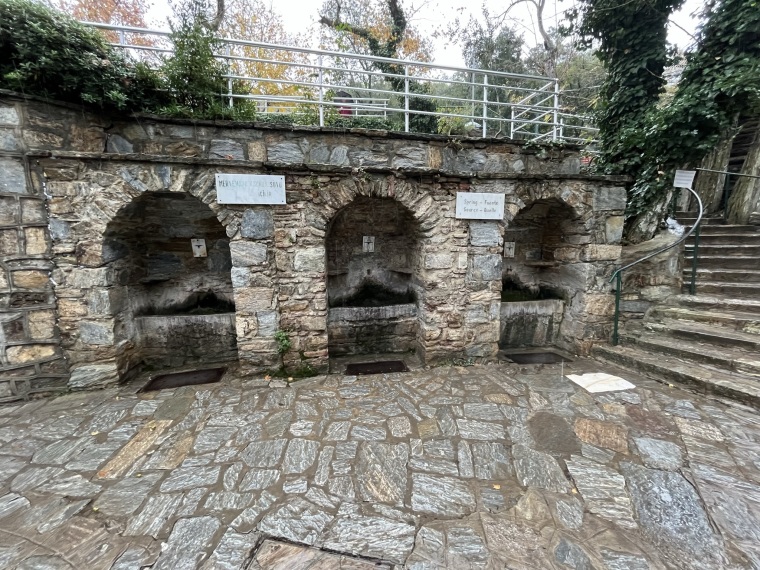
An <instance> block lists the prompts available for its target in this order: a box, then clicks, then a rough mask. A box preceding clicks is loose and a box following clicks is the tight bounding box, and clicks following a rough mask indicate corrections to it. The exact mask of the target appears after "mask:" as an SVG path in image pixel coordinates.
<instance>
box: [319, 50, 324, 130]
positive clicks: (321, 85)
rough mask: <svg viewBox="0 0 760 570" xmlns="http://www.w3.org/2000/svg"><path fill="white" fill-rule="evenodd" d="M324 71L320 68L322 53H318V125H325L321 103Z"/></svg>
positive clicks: (322, 99) (322, 100) (322, 101)
mask: <svg viewBox="0 0 760 570" xmlns="http://www.w3.org/2000/svg"><path fill="white" fill-rule="evenodd" d="M323 79H324V71H323V69H322V54H320V55H319V126H320V127H324V126H325V107H324V105H323V103H324V101H325V88H324V87H323V85H324V81H323Z"/></svg>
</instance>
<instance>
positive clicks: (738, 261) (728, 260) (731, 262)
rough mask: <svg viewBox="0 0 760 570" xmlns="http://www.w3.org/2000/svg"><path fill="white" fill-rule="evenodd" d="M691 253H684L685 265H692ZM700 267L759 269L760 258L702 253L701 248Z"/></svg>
mask: <svg viewBox="0 0 760 570" xmlns="http://www.w3.org/2000/svg"><path fill="white" fill-rule="evenodd" d="M691 259H692V255H691V254H685V255H684V267H691ZM697 260H698V261H699V264H698V267H699V268H702V269H757V268H758V267H760V258H758V257H752V256H733V257H727V256H724V255H702V250H701V248H700V251H699V257H698V258H697Z"/></svg>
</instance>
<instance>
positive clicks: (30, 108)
mask: <svg viewBox="0 0 760 570" xmlns="http://www.w3.org/2000/svg"><path fill="white" fill-rule="evenodd" d="M0 117H2V120H3V121H5V122H6V124H9V123H10V124H9V128H6V129H5V131H7V132H9V133H11V135H12V136H13V137H15V138H13V139H11V138H9V137H8V136H5V135H4V136H3V137H0V140H2V141H4V142H3V144H4V145H5V146H12V145H13V144H17V147H18V148H15V147H14V149H6V150H4V151H3V152H4V154H3V155H2V156H1V157H0V158H2V160H3V161H5V162H3V163H2V168H3V174H4V176H3V178H2V184H4V186H3V193H2V195H1V197H2V199H3V200H9V201H10V202H9V203H10V204H11V205H12V207H11V209H10V210H8V209H5V208H4V209H3V210H2V215H3V216H5V221H4V222H3V223H6V222H7V223H6V225H4V226H2V229H3V230H6V229H10V230H12V233H11V234H9V235H11V238H7V237H4V240H6V239H7V240H8V242H7V243H12V244H14V245H5V244H6V241H3V244H4V246H3V247H5V248H7V251H10V252H12V253H9V254H7V255H6V254H3V255H4V257H2V259H0V262H1V263H2V269H3V274H2V276H0V279H5V281H0V291H2V295H3V297H2V299H3V305H2V308H0V310H1V311H2V313H0V315H2V317H0V318H3V319H5V320H8V321H9V322H10V321H11V320H15V319H17V318H18V317H17V316H13V315H17V314H20V315H22V317H23V319H24V325H23V330H24V332H23V335H22V336H21V337H18V336H17V337H14V338H20V340H18V341H12V343H15V344H9V341H8V340H7V339H8V335H7V334H6V333H5V332H4V333H3V334H4V335H5V337H4V338H3V340H2V342H3V350H4V352H3V356H2V358H3V360H2V366H4V367H5V369H9V368H10V366H16V364H11V362H10V360H9V359H8V349H9V348H11V347H20V348H14V350H12V351H11V353H10V354H11V355H14V354H17V353H18V352H20V351H26V352H28V353H29V359H30V360H24V361H23V362H21V364H26V363H27V362H34V363H35V364H34V365H33V367H32V368H33V372H34V374H35V375H36V376H35V377H38V378H42V374H44V373H45V371H44V370H43V365H46V364H45V362H46V361H48V362H49V361H54V362H56V361H57V362H60V361H61V358H60V356H61V355H65V356H66V357H67V358H68V362H69V366H70V369H71V371H72V380H71V383H70V384H69V386H71V387H85V386H101V385H104V384H107V383H109V382H115V381H117V380H118V379H119V378H124V377H125V374H126V373H127V371H129V370H130V369H133V368H134V367H135V366H136V363H137V360H139V358H141V356H140V354H139V350H136V347H137V346H138V344H139V342H138V338H137V336H136V335H135V334H134V332H133V331H132V332H130V331H129V330H128V328H127V325H128V323H127V322H126V321H120V320H119V314H120V311H121V308H122V303H123V295H122V294H121V291H123V287H124V286H128V283H129V279H128V278H125V276H124V272H123V271H122V269H123V268H120V266H119V259H115V258H114V255H113V249H112V248H111V247H110V246H111V244H112V241H109V238H110V237H112V233H113V231H114V228H116V227H117V225H118V223H119V222H118V220H119V219H120V213H123V212H125V211H126V210H125V209H127V210H128V209H129V207H130V205H131V204H134V203H136V201H139V200H141V199H142V198H141V197H144V196H146V195H149V194H155V195H159V194H167V193H170V194H175V195H184V196H192V197H194V199H196V200H197V201H199V202H200V203H202V204H204V205H205V206H204V207H205V208H207V209H208V210H209V211H211V212H213V216H214V217H215V218H216V220H217V221H218V224H219V227H220V228H223V232H224V237H223V239H220V240H217V241H221V242H224V241H225V240H229V250H230V257H231V269H230V271H229V276H230V284H231V289H232V297H233V300H234V304H235V334H236V342H237V350H238V356H239V359H240V361H241V362H242V363H243V364H244V366H246V367H248V368H249V369H251V370H261V369H267V368H273V367H276V366H278V365H279V358H278V355H277V352H276V343H275V340H274V335H275V333H276V332H277V331H278V330H283V331H286V332H287V333H288V335H289V337H290V338H291V342H292V344H293V348H292V350H291V351H290V352H289V353H288V354H286V355H285V360H286V363H287V364H295V365H298V364H308V365H309V366H311V367H312V368H314V369H316V370H325V369H326V367H327V360H328V298H327V278H328V275H327V273H328V267H327V259H328V256H327V249H326V237H327V233H328V230H329V228H330V224H331V223H332V222H333V220H334V219H335V217H336V215H337V214H338V212H340V211H341V210H343V209H344V208H346V207H347V206H349V205H350V204H352V203H354V202H355V201H357V200H359V201H361V200H365V199H372V200H376V199H381V200H387V201H391V200H392V201H393V202H394V203H397V204H400V205H401V206H403V210H404V211H406V212H408V213H409V215H410V216H411V220H413V224H414V226H415V227H416V240H415V246H414V249H415V253H414V255H413V257H412V259H411V260H410V263H411V265H412V266H413V267H412V271H413V279H412V283H413V287H414V289H415V293H416V294H417V306H416V323H415V333H414V334H415V336H416V339H415V343H416V348H417V350H418V352H419V354H420V356H421V358H422V359H423V360H425V361H426V362H429V363H434V362H435V361H437V360H440V359H451V358H452V357H459V356H471V357H492V356H493V355H495V353H496V351H497V345H498V341H499V338H500V332H501V331H500V316H499V314H500V305H501V301H500V292H501V280H502V273H503V260H504V231H505V228H506V229H508V228H509V224H510V223H511V222H512V219H513V218H514V216H515V215H516V214H517V213H518V212H519V211H520V210H521V209H523V208H525V207H526V206H527V205H530V204H532V203H534V202H536V201H541V200H544V201H545V200H552V199H553V200H558V201H559V202H561V203H562V204H565V205H566V206H567V207H569V208H571V209H573V212H574V216H575V218H577V221H576V223H577V224H579V225H580V226H582V227H583V228H584V231H585V232H586V234H587V237H588V239H587V240H586V241H584V242H583V243H578V244H574V248H573V253H572V254H570V253H568V255H572V256H575V257H573V258H572V259H571V260H568V263H570V262H572V263H570V265H572V266H570V265H568V266H567V267H565V268H558V270H557V276H558V278H560V279H562V280H564V286H565V287H566V289H567V290H568V291H572V298H571V299H569V302H568V307H569V308H568V311H570V313H566V317H567V315H572V316H573V319H572V321H571V322H569V321H570V320H569V319H567V318H565V319H564V321H563V325H562V331H561V334H560V337H561V342H562V343H563V346H565V347H571V348H573V349H574V350H576V351H579V352H585V351H587V350H588V349H589V348H590V346H591V344H593V343H594V342H599V341H605V340H606V338H607V333H608V328H609V323H610V312H609V308H610V306H611V303H610V301H609V299H610V295H609V291H606V290H605V289H604V288H603V287H601V285H600V284H601V283H604V281H605V278H606V277H607V276H608V275H609V273H610V272H611V269H612V266H613V264H614V263H615V260H616V258H617V256H618V254H619V246H618V245H617V240H618V239H619V237H618V236H617V233H616V227H617V218H619V215H620V214H622V206H621V205H620V202H621V199H622V200H624V192H623V191H622V180H620V179H614V178H605V177H588V176H583V175H580V174H578V170H579V165H580V161H579V157H578V154H577V152H574V151H571V150H561V149H555V150H552V151H551V152H547V151H528V150H526V149H524V148H523V147H522V146H521V145H520V144H517V143H513V142H509V141H503V140H480V139H477V140H475V139H473V140H469V139H462V140H457V141H452V140H451V139H450V138H448V137H443V136H418V135H404V134H392V135H391V134H389V133H385V132H374V131H361V130H357V131H341V130H330V129H314V128H310V129H309V128H304V129H300V130H292V129H290V128H276V127H271V126H265V125H257V124H254V125H250V124H245V125H238V124H232V123H224V122H218V123H217V122H198V123H195V124H193V123H189V122H186V121H185V122H182V121H163V120H159V119H155V118H151V117H141V118H139V119H138V120H134V121H132V120H129V121H126V120H123V119H120V118H118V117H107V118H101V117H96V116H92V115H90V114H88V113H86V112H84V111H82V110H81V109H72V108H68V107H66V106H60V105H55V104H51V103H44V102H39V101H32V100H26V99H23V98H21V97H18V96H15V95H11V94H7V93H6V94H2V93H0ZM9 140H15V141H21V142H17V143H8V142H7V141H9ZM14 153H15V154H14ZM215 173H244V174H282V175H284V176H285V183H286V189H287V204H286V205H281V206H243V205H222V204H219V203H217V201H216V191H215V186H214V174H215ZM9 188H10V189H9ZM467 191H473V192H498V193H503V194H505V195H506V202H507V206H506V210H505V217H504V220H503V221H493V222H476V221H472V222H471V221H467V220H461V219H457V218H456V217H455V202H456V193H457V192H467ZM45 194H47V196H45ZM45 198H46V201H44V200H45ZM45 204H47V212H45V210H44V205H45ZM34 208H37V209H36V210H34ZM7 211H12V212H13V213H12V215H10V216H9V215H7V214H6V212H7ZM25 211H26V212H30V213H28V214H24V212H25ZM33 211H34V212H36V214H32V213H31V212H33ZM22 216H26V217H23V218H22ZM35 216H36V217H35ZM46 226H49V228H50V232H51V239H50V241H48V240H47V238H46V239H44V240H41V236H45V231H46ZM220 231H221V230H220ZM182 239H187V238H186V236H185V237H183V238H182ZM14 240H15V241H14ZM29 244H33V245H32V246H31V250H30V249H29ZM34 244H36V245H34ZM43 244H44V245H43ZM22 247H23V248H26V249H22ZM183 247H184V246H183ZM3 251H6V249H4V250H3ZM38 252H39V253H38ZM21 256H24V257H23V261H22V262H21V263H17V261H19V260H18V259H17V258H19V257H21ZM51 269H52V281H49V280H48V274H47V272H48V271H50V270H51ZM12 273H19V275H12ZM21 292H23V293H24V294H27V293H33V294H34V295H36V297H33V298H32V297H20V296H19V295H18V293H21ZM14 295H15V297H14ZM12 297H13V298H14V299H16V301H14V303H15V304H14V305H13V306H12V303H11V298H12ZM43 301H44V303H43ZM11 309H12V310H11ZM42 311H48V312H47V313H43V312H42ZM56 316H57V318H58V321H57V324H58V326H57V328H56V326H55V317H56ZM45 318H47V321H46V322H47V323H48V325H47V328H44V327H43V328H44V330H43V329H35V328H34V327H33V326H32V325H31V324H30V323H32V322H33V321H35V319H42V320H44V319H45ZM4 326H5V325H4ZM14 326H16V327H18V326H17V325H14ZM4 330H5V329H4ZM8 330H10V328H8ZM14 330H15V329H14ZM58 331H60V334H59V332H58ZM11 332H12V331H11ZM43 333H44V334H43ZM34 335H37V336H40V335H41V336H43V337H45V338H39V339H38V338H37V336H34ZM143 356H144V355H143ZM13 358H14V360H13V362H14V363H17V362H19V358H18V356H14V357H13ZM37 362H38V363H39V364H36V363H37ZM61 370H62V373H65V369H61ZM14 374H15V373H14ZM49 378H50V377H49ZM49 385H50V386H54V383H53V384H49ZM8 390H11V388H8ZM14 394H19V392H15V393H14Z"/></svg>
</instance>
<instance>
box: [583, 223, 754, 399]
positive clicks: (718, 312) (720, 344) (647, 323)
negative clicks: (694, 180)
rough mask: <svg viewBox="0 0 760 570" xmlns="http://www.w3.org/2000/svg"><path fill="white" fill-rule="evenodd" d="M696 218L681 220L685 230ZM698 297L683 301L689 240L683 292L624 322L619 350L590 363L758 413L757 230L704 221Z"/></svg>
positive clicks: (602, 351)
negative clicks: (746, 406) (682, 386)
mask: <svg viewBox="0 0 760 570" xmlns="http://www.w3.org/2000/svg"><path fill="white" fill-rule="evenodd" d="M694 220H695V218H694V217H693V216H689V213H684V214H681V215H679V221H680V222H681V223H684V224H686V225H688V224H689V223H690V222H691V223H693V222H694ZM701 234H702V235H701V238H700V243H699V250H698V256H699V257H698V262H699V263H698V269H697V280H696V293H697V294H696V295H689V294H687V293H688V287H689V283H690V281H691V266H692V259H693V254H694V238H693V237H691V238H689V240H688V241H687V242H686V248H685V253H684V276H683V277H684V291H683V294H681V295H674V296H672V297H670V298H669V299H667V300H666V301H665V302H664V303H663V304H660V305H656V306H654V307H652V308H650V309H649V311H647V313H646V315H645V317H644V319H643V321H638V322H636V321H633V322H631V321H629V322H628V323H627V324H626V327H625V330H623V331H621V333H620V344H619V346H615V347H613V346H606V345H599V346H596V347H595V348H594V356H595V357H597V358H598V359H600V360H603V361H607V362H610V363H613V364H615V365H617V366H621V367H623V368H627V369H630V370H633V371H636V372H638V373H640V374H643V375H645V376H649V377H652V378H654V379H656V380H660V381H666V382H675V383H681V384H686V385H688V386H690V387H691V388H693V389H695V390H697V391H699V392H702V393H707V394H714V395H717V396H724V397H728V398H731V399H734V400H738V401H741V402H743V403H746V404H749V405H751V406H753V407H755V408H758V409H760V227H757V226H731V225H725V224H723V222H722V219H717V218H711V219H706V220H705V219H703V221H702V229H701Z"/></svg>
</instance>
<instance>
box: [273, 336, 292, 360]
mask: <svg viewBox="0 0 760 570" xmlns="http://www.w3.org/2000/svg"><path fill="white" fill-rule="evenodd" d="M274 340H275V342H276V343H277V354H279V355H280V356H282V355H283V354H285V353H286V352H288V351H289V350H290V349H291V347H292V346H293V344H292V343H291V342H290V335H288V333H287V331H282V330H280V331H277V332H276V333H274Z"/></svg>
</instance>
